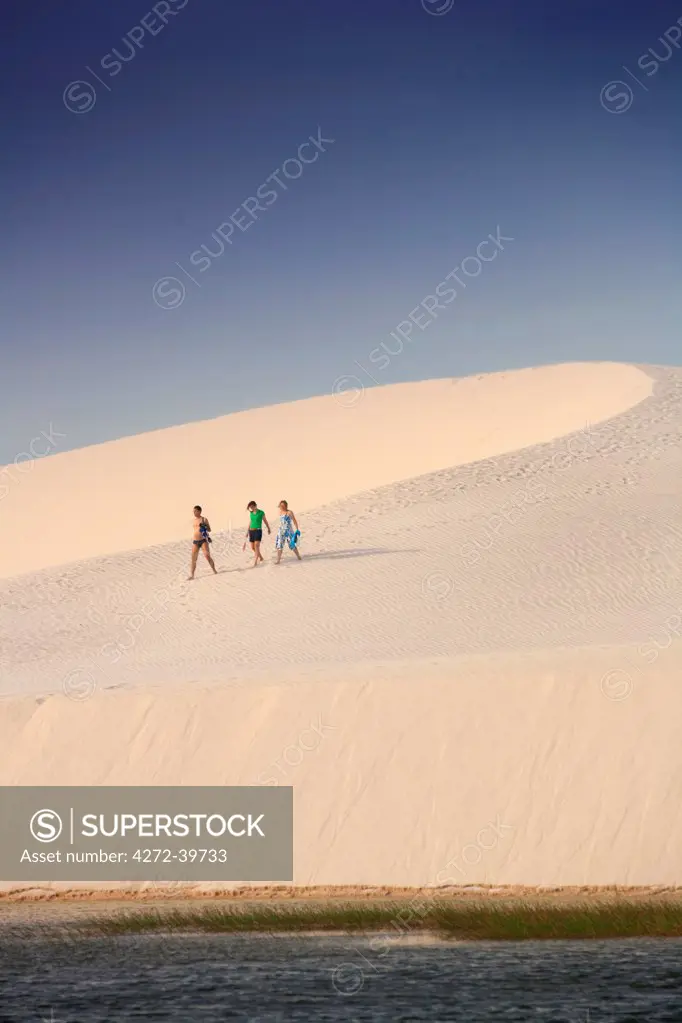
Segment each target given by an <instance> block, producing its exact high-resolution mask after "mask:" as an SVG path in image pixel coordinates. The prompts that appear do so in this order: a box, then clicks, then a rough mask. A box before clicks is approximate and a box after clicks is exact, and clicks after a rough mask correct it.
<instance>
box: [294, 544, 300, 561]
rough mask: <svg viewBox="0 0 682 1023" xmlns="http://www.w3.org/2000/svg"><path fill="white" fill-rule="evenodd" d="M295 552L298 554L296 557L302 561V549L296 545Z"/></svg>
mask: <svg viewBox="0 0 682 1023" xmlns="http://www.w3.org/2000/svg"><path fill="white" fill-rule="evenodd" d="M294 554H295V555H296V557H297V558H298V560H299V561H300V560H301V554H300V551H299V549H298V547H294Z"/></svg>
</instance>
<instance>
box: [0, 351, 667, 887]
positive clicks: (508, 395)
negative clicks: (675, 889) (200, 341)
mask: <svg viewBox="0 0 682 1023" xmlns="http://www.w3.org/2000/svg"><path fill="white" fill-rule="evenodd" d="M278 417H279V418H278ZM303 424H305V426H304V425H303ZM297 431H300V432H301V438H302V439H301V443H300V444H298V443H297V444H295V445H294V446H295V451H296V457H295V458H293V459H291V460H284V461H283V460H282V459H281V448H279V447H278V442H277V441H278V438H279V437H281V436H283V435H284V436H291V435H292V434H293V436H296V433H297ZM681 435H682V371H681V370H672V369H664V368H646V369H645V370H642V369H638V368H635V367H629V366H618V365H611V364H594V365H592V364H588V365H571V366H553V367H548V368H543V369H536V370H526V371H522V372H516V373H507V374H493V375H491V376H489V377H483V378H480V379H477V380H465V381H459V382H456V384H453V382H451V381H436V382H428V383H422V384H414V385H399V386H396V387H388V388H382V389H377V390H375V391H368V392H367V393H366V394H364V395H363V396H362V397H361V399H360V400H359V401H358V402H357V404H356V405H355V406H354V407H352V408H344V407H343V406H342V405H341V404H338V403H335V401H334V399H333V398H328V399H324V398H320V399H312V400H311V401H309V402H300V403H295V404H293V405H282V406H274V407H272V408H269V409H262V410H254V411H253V412H250V413H240V414H239V415H238V416H229V417H225V418H224V419H221V420H216V421H213V422H209V423H202V424H192V425H191V426H188V427H179V428H175V429H172V430H166V431H159V432H158V433H155V434H150V435H145V436H143V437H139V438H130V439H127V440H124V441H117V442H115V443H112V444H109V445H102V446H99V447H97V448H90V449H85V450H83V451H78V452H72V453H65V454H63V455H57V456H55V457H53V458H49V459H45V460H44V462H41V463H36V464H35V466H34V471H33V472H32V473H31V474H27V475H26V478H25V480H24V481H23V482H22V483H21V486H19V485H17V487H16V490H15V491H14V492H13V493H12V494H11V495H10V496H9V497H8V498H7V499H6V501H5V502H3V503H0V514H6V513H7V511H8V509H7V508H6V507H5V505H6V504H8V503H9V502H10V500H16V501H17V502H18V503H17V505H16V506H15V507H16V508H18V507H19V506H21V509H22V516H23V514H24V513H23V509H24V507H25V506H26V507H27V508H28V509H29V514H30V516H31V517H30V520H29V521H30V522H31V528H32V531H33V532H34V533H36V532H37V533H40V542H39V544H38V545H37V546H36V550H35V552H34V554H33V561H32V562H31V563H30V564H28V565H27V564H26V563H25V562H22V561H21V559H16V558H14V554H13V553H12V552H10V553H11V557H12V558H13V559H14V560H11V561H8V562H5V563H3V572H4V575H5V578H4V580H0V631H1V634H2V647H1V649H0V695H2V696H4V699H3V700H2V701H0V748H2V749H3V752H4V754H5V755H4V756H3V758H2V761H1V762H0V784H84V783H91V784H117V783H120V784H152V783H157V784H176V783H179V784H200V783H205V784H222V783H224V784H268V783H269V784H275V783H278V784H292V785H294V787H295V794H296V807H297V812H296V856H295V870H296V878H295V879H296V881H297V883H299V884H392V885H401V884H402V885H422V884H428V883H450V884H453V883H460V884H462V883H466V884H480V883H495V884H519V885H521V884H529V885H534V884H566V885H568V884H592V885H598V884H632V885H655V884H675V883H682V877H681V872H680V867H679V857H678V849H679V847H680V840H681V839H682V814H681V813H680V811H679V808H678V804H679V793H680V791H682V788H681V784H682V766H681V758H680V757H679V753H678V747H679V739H678V737H677V720H678V717H679V711H680V707H681V705H682V700H681V698H680V695H679V683H678V681H677V678H678V676H677V674H676V669H677V668H678V667H679V666H681V665H682V656H681V653H682V643H680V642H679V637H680V636H682V568H681V567H680V566H681V564H682V557H681V555H682V503H681V500H680V498H681V497H682V494H681V491H682V473H681V472H680V470H681V469H682V456H681V453H680V447H679V443H680V436H681ZM249 436H254V437H257V438H258V445H262V446H259V447H258V448H257V450H256V451H254V447H253V445H252V446H251V448H250V449H249V445H248V443H247V440H248V437H249ZM202 437H203V438H205V442H204V441H202V442H201V443H198V439H200V438H202ZM182 438H186V441H185V440H182V443H180V439H182ZM227 438H231V439H230V440H229V441H228V440H227ZM303 438H307V440H304V439H303ZM185 443H186V448H185V447H184V446H183V445H185ZM232 444H235V445H236V446H237V448H238V449H239V450H238V451H237V453H235V454H234V457H233V451H232V447H231V445H232ZM204 446H205V447H206V450H207V451H209V453H210V454H211V457H210V458H209V457H208V455H207V457H206V462H205V463H203V462H201V466H202V467H203V474H204V475H203V477H201V473H198V475H196V476H193V475H192V474H191V473H190V471H189V466H190V465H191V461H192V453H193V451H195V450H196V449H197V447H198V449H203V447H204ZM177 447H179V448H181V449H182V452H184V453H176V448H177ZM219 450H220V459H219V460H218V455H217V452H218V451H219ZM235 450H236V449H235ZM249 450H250V452H251V454H255V459H256V464H257V463H258V462H259V461H260V466H259V470H258V480H256V475H253V476H250V475H249V473H250V472H251V471H252V470H251V469H250V468H249V464H248V457H247V456H248V453H249ZM244 452H246V454H245V453H244ZM268 452H269V454H268ZM60 466H61V469H60ZM178 466H180V468H179V469H178ZM86 467H89V468H88V472H90V474H91V475H90V486H91V487H93V486H94V483H93V478H92V474H93V473H95V472H96V471H97V472H98V473H99V476H98V479H99V480H100V487H101V490H100V492H99V495H98V497H97V500H98V502H99V505H98V506H97V507H98V509H100V510H98V511H97V513H96V515H92V516H91V518H92V522H93V523H96V528H94V527H93V529H92V530H91V531H89V530H88V529H87V528H84V536H83V538H82V542H81V546H80V547H78V549H77V550H76V551H75V550H74V548H73V547H67V546H64V545H63V542H62V540H61V538H60V536H57V535H54V534H53V533H51V532H50V529H52V525H50V526H49V529H48V524H51V523H54V522H55V520H57V521H58V522H61V521H62V519H61V518H60V517H61V516H63V517H64V521H66V520H67V519H68V518H69V517H72V516H73V515H74V512H75V504H74V503H73V502H74V501H75V500H76V498H77V497H78V493H79V491H78V489H77V485H78V487H80V488H81V490H80V493H81V494H82V493H83V489H82V488H83V486H84V483H83V481H80V482H79V479H80V474H81V473H83V472H85V468H86ZM124 468H125V472H124ZM262 481H266V482H267V487H268V490H272V494H273V499H272V501H271V502H270V503H268V502H266V501H265V499H264V494H263V486H264V484H263V482H262ZM143 482H144V487H143V489H142V491H140V487H141V485H142V483H143ZM226 483H229V489H230V494H229V495H228V496H227V497H226V496H225V494H224V491H225V489H227V488H226ZM22 491H25V495H26V496H25V503H24V493H21V492H22ZM29 491H30V493H29ZM140 492H142V494H143V495H144V496H143V498H142V503H143V505H144V506H145V509H146V508H147V507H150V506H151V507H152V514H150V515H147V513H146V511H145V514H144V515H143V516H141V518H140V522H141V521H142V520H145V525H144V528H145V529H146V528H147V525H149V524H151V525H156V526H158V529H154V530H152V532H151V533H149V534H147V533H144V534H141V533H140V532H139V528H138V532H137V534H136V533H135V528H137V527H139V525H140V523H139V522H138V523H137V525H136V521H135V520H134V519H128V518H126V512H125V509H126V508H127V507H128V506H129V504H130V501H131V499H135V498H136V497H137V496H139V494H140ZM207 495H208V496H207ZM20 496H21V501H19V497H20ZM252 496H254V497H256V498H258V499H259V500H260V501H262V502H263V506H264V507H265V508H266V510H267V511H269V512H270V511H271V512H272V516H273V518H274V508H273V506H274V504H275V503H276V501H277V499H278V498H279V497H280V496H286V497H287V498H288V499H289V501H290V502H291V504H292V506H293V507H294V508H295V510H296V511H297V512H298V513H299V514H300V517H301V527H302V532H303V536H302V541H303V543H302V551H303V554H304V561H303V562H302V563H301V564H298V563H296V562H294V561H293V559H291V560H287V561H285V562H283V564H282V565H280V566H278V567H275V566H272V565H268V566H265V567H263V568H259V569H258V570H257V571H252V570H251V569H249V568H247V567H246V566H247V565H248V557H247V555H245V554H243V553H242V551H241V544H242V519H243V505H244V504H245V502H246V500H248V499H249V498H250V497H252ZM265 496H267V495H265ZM195 500H199V501H201V503H202V504H204V506H205V507H206V510H207V512H208V513H209V515H210V516H211V518H212V520H213V524H214V528H217V527H218V526H224V525H225V523H226V521H229V519H230V518H232V519H233V522H237V523H238V525H239V535H238V536H234V535H231V534H230V533H229V532H227V531H225V532H223V533H222V534H217V535H216V542H215V543H214V555H215V557H216V561H217V563H218V565H219V567H220V568H221V569H222V571H221V572H220V574H219V575H218V576H217V577H212V576H211V575H210V574H208V573H207V571H206V569H204V568H203V566H202V565H200V573H201V574H200V575H199V576H198V577H197V579H196V580H195V581H194V582H193V583H191V584H187V583H186V582H185V581H184V579H185V576H186V569H187V558H188V546H189V544H188V541H187V540H186V539H183V540H181V541H178V540H177V539H176V538H177V537H180V536H183V535H185V534H186V530H187V522H186V518H187V515H186V508H187V506H189V507H190V508H191V505H192V504H193V503H194V502H195ZM90 506H92V505H90ZM105 509H106V514H105ZM89 519H90V516H89ZM183 530H184V533H183ZM152 533H153V535H152ZM136 535H137V536H138V537H139V538H140V542H139V543H138V546H139V548H140V549H135V536H136ZM161 541H164V542H161ZM165 541H168V542H165ZM152 542H155V543H156V546H149V544H150V543H152ZM74 558H77V559H78V560H75V561H73V559H74ZM86 558H88V559H89V560H84V559H86ZM27 568H32V569H35V571H31V572H30V573H28V574H18V573H20V572H24V571H25V570H26V569H27ZM491 829H496V830H494V831H493V830H491ZM493 834H494V835H495V836H496V837H495V838H493Z"/></svg>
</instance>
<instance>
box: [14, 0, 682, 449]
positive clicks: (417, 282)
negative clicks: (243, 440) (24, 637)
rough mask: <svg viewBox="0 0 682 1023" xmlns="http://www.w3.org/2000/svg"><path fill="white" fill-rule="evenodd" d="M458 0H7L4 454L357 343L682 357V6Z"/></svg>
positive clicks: (78, 437) (460, 353)
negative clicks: (497, 242)
mask: <svg viewBox="0 0 682 1023" xmlns="http://www.w3.org/2000/svg"><path fill="white" fill-rule="evenodd" d="M450 2H451V0H423V3H422V0H344V3H338V4H335V3H331V2H327V0H320V2H318V3H311V2H310V0H258V2H255V3H252V4H243V3H239V4H237V3H233V2H227V0H167V2H164V3H158V2H157V3H154V2H152V3H150V2H148V0H117V3H116V4H97V5H95V4H92V3H91V0H64V2H63V3H60V4H59V5H55V4H53V3H52V2H51V0H50V2H48V0H38V2H36V3H35V4H31V5H26V4H25V3H24V2H23V0H5V4H4V6H3V12H2V29H3V30H2V33H1V35H0V40H1V41H0V46H1V47H2V50H3V59H2V62H1V67H0V94H1V95H2V97H3V99H2V106H3V109H2V118H1V119H0V125H1V127H0V131H1V132H2V135H3V136H4V137H3V138H2V153H3V159H2V165H1V167H0V201H1V202H2V206H3V243H2V247H1V249H0V252H1V256H0V258H1V259H2V273H1V274H0V300H1V309H2V319H1V321H0V327H1V330H0V345H1V353H0V354H1V356H2V380H3V389H2V399H3V400H2V407H1V408H0V426H1V427H2V429H1V430H0V463H2V462H10V461H12V460H13V458H14V457H15V454H16V453H17V452H18V451H22V450H25V449H26V446H27V444H28V443H29V441H30V440H31V439H32V438H33V437H35V436H36V435H37V434H39V433H40V431H41V430H47V429H48V428H49V424H50V423H52V424H53V426H54V428H56V429H57V430H58V431H59V432H60V433H62V434H65V439H64V440H62V441H61V447H60V450H64V449H68V448H75V447H81V446H84V445H87V444H93V443H98V442H100V441H103V440H108V439H113V438H116V437H120V436H124V435H128V434H132V433H139V432H142V431H146V430H150V429H155V428H158V427H163V426H169V425H173V424H177V423H182V422H187V421H190V420H195V419H204V418H211V417H213V416H218V415H222V414H224V413H227V412H231V411H235V410H237V409H242V408H248V407H252V406H257V405H264V404H270V403H272V402H279V401H287V400H290V399H294V398H302V397H307V396H310V395H313V394H324V393H330V392H331V390H332V388H333V387H334V386H335V382H336V381H338V380H339V379H340V378H346V377H352V376H357V377H358V378H362V382H363V384H365V385H367V384H371V383H372V380H371V379H370V378H369V377H368V376H367V377H366V376H363V374H364V373H365V372H366V371H367V372H371V374H372V377H373V378H374V380H376V381H377V382H378V383H381V384H384V383H386V384H388V383H394V382H398V381H402V380H416V379H424V378H429V377H439V376H455V375H465V374H469V373H475V372H487V371H490V370H502V369H508V368H516V367H522V366H526V365H535V364H542V363H550V362H558V361H565V360H581V359H612V360H623V361H635V362H653V363H671V364H677V363H679V362H680V358H679V352H680V348H679V343H678V336H679V322H680V320H679V314H678V310H677V305H678V303H677V295H678V293H679V281H680V264H681V262H682V260H681V257H680V249H679V244H678V232H679V225H680V179H681V175H680V171H681V169H682V160H681V155H682V143H681V141H680V132H679V124H680V97H681V95H682V91H681V85H682V51H681V50H680V48H679V47H680V45H681V44H680V42H678V39H679V38H680V37H682V28H680V36H678V34H677V31H676V30H675V28H674V26H675V25H676V23H677V19H678V18H680V17H681V16H682V8H678V7H677V6H675V5H674V4H672V3H668V2H667V0H658V2H657V3H656V4H655V5H645V4H642V3H636V4H635V3H625V4H618V5H614V4H613V3H612V2H611V0H553V2H552V3H551V4H548V3H547V2H546V0H527V2H523V3H512V2H510V0H486V2H485V3H475V2H473V0H455V3H454V4H453V5H452V7H451V8H450ZM442 8H448V9H447V10H444V12H443V13H440V14H439V13H437V12H438V11H439V10H440V9H442ZM680 25H682V21H680V22H679V23H678V27H679V26H680ZM666 32H667V33H668V36H667V41H666V36H665V33H666ZM618 81H620V83H621V84H615V85H612V84H609V83H613V82H616V83H617V82H618ZM74 83H75V84H74ZM623 83H624V84H623ZM628 90H630V91H628ZM318 133H320V134H321V136H322V138H323V139H326V140H328V141H327V142H326V143H318V147H317V148H316V147H315V146H314V145H308V147H307V148H303V149H301V147H302V146H303V144H304V143H306V140H309V139H310V137H311V136H313V137H314V138H315V137H317V136H318ZM331 140H333V141H331ZM301 153H303V154H304V156H305V158H307V159H309V160H310V162H308V163H304V162H302V161H301V159H300V158H299V157H300V154H301ZM313 157H314V159H313ZM287 161H289V162H287ZM259 189H260V193H259V192H258V190H259ZM259 194H260V196H261V200H260V203H259V202H258V199H257V197H258V195H259ZM273 194H274V198H272V195H273ZM268 197H269V198H268ZM250 198H251V199H253V200H254V201H251V202H249V200H250ZM258 204H259V205H260V207H261V208H260V209H255V208H254V205H258ZM245 207H246V211H245ZM249 208H250V209H251V213H249V212H248V210H249ZM230 218H232V219H230ZM221 225H223V227H222V232H223V235H227V236H228V238H229V241H224V242H221V239H220V234H218V235H217V240H216V237H215V236H214V232H217V231H218V229H219V228H221ZM225 225H227V226H225ZM230 225H231V226H230ZM498 231H501V233H502V234H503V235H504V236H506V237H507V238H511V239H513V240H512V241H509V242H507V243H505V245H504V248H503V249H498V250H497V252H496V257H495V258H494V259H491V260H489V261H485V262H484V261H480V262H479V263H477V261H476V258H477V257H476V253H477V251H479V246H480V245H481V243H482V242H483V241H484V240H485V239H486V238H488V237H489V235H490V234H492V235H493V236H495V234H496V232H498ZM204 245H205V246H207V247H208V251H210V252H212V253H215V255H213V256H211V257H207V256H206V251H205V250H203V249H202V246H204ZM221 247H222V248H223V249H224V251H222V254H221V253H220V249H221ZM480 251H484V252H486V253H488V254H491V253H492V251H493V250H492V249H490V248H488V249H483V250H480ZM193 254H194V255H193ZM467 259H469V261H468V262H467V263H465V264H464V265H465V267H466V268H467V269H468V271H469V273H470V276H467V275H465V274H463V272H462V270H459V271H457V268H458V267H461V266H462V261H463V260H467ZM207 263H208V266H207V265H206V264H207ZM178 264H180V265H179V266H178ZM453 271H455V272H456V273H458V276H459V278H460V280H461V281H462V282H463V283H462V284H461V285H457V284H455V288H456V292H457V294H456V296H455V297H454V298H453V299H452V300H451V301H450V302H449V304H447V305H444V306H443V307H442V308H440V309H438V310H435V311H434V312H435V315H433V316H431V317H430V318H426V319H424V314H423V312H422V313H417V314H416V315H415V314H414V310H415V309H417V308H418V307H420V304H421V303H422V302H423V300H424V299H425V297H426V296H429V295H433V294H434V293H435V289H436V287H437V286H438V285H439V283H441V282H443V281H444V280H445V279H446V277H447V275H448V274H450V273H451V272H453ZM188 275H191V277H192V278H194V280H192V279H191V278H190V276H188ZM168 277H176V278H177V279H178V280H180V281H182V284H183V287H184V289H185V290H184V293H183V292H182V291H181V289H180V288H179V287H178V285H177V283H174V282H167V281H165V280H164V279H165V278H168ZM449 280H450V282H451V283H452V282H453V280H454V278H452V277H450V278H449ZM159 281H162V283H161V284H157V282H159ZM195 282H196V283H195ZM155 285H156V292H154V287H155ZM174 289H175V290H174ZM155 297H156V301H155ZM179 298H182V301H180V302H178V299H179ZM169 306H171V307H169ZM427 306H428V303H427ZM421 308H422V310H423V306H421ZM410 313H412V314H413V315H414V316H415V319H417V320H419V322H420V324H421V325H416V326H415V328H414V330H413V332H412V335H411V340H410V341H409V342H405V343H404V344H403V348H402V351H399V352H398V354H395V355H392V356H391V358H390V360H389V363H388V365H384V364H383V363H384V362H385V360H381V363H380V362H379V361H378V359H377V356H375V357H374V359H373V360H370V353H372V352H375V353H376V351H377V349H379V350H380V351H382V350H383V349H382V348H381V346H382V344H383V343H385V344H386V345H387V346H389V349H390V350H391V351H392V352H396V351H398V345H397V342H396V340H395V339H394V338H391V332H395V331H396V327H397V326H398V325H399V324H400V323H401V322H402V323H404V322H405V321H406V320H407V321H409V318H410ZM424 324H428V325H426V326H424ZM403 329H404V328H403ZM398 336H399V335H398ZM339 386H343V385H339Z"/></svg>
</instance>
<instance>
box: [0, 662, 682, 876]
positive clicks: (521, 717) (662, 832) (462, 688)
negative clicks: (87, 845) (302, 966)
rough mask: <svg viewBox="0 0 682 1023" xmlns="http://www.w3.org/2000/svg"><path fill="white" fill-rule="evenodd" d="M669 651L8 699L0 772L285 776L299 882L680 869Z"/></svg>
mask: <svg viewBox="0 0 682 1023" xmlns="http://www.w3.org/2000/svg"><path fill="white" fill-rule="evenodd" d="M681 653H682V651H680V650H679V649H678V650H677V651H676V652H675V654H674V656H673V657H672V658H671V659H670V660H668V662H667V663H664V662H663V661H662V660H661V662H659V664H657V665H654V666H653V667H652V668H646V666H644V667H645V668H646V670H645V671H644V672H642V673H638V672H637V670H636V668H635V667H633V664H635V663H636V660H637V654H636V651H634V650H630V651H624V650H623V649H603V650H599V651H591V652H587V653H586V652H585V651H583V650H577V651H570V652H568V651H564V652H562V654H561V656H560V657H557V652H556V651H552V652H538V653H530V654H515V655H503V656H500V655H493V656H491V657H486V658H473V659H469V658H464V659H462V660H461V661H458V662H455V663H449V662H445V663H440V664H439V663H436V664H433V663H429V662H426V663H420V662H414V663H411V664H408V665H405V664H395V665H392V666H385V667H384V668H383V669H380V670H378V671H377V670H373V671H367V673H366V677H364V678H362V677H361V678H359V679H356V680H353V681H346V680H345V679H344V677H343V675H342V674H341V673H338V674H337V675H334V674H333V673H330V675H329V676H328V678H327V680H326V681H325V682H304V683H298V684H296V685H286V684H281V685H272V686H258V687H251V686H245V687H243V688H241V689H218V688H216V689H208V690H203V689H202V690H199V691H197V690H192V689H190V688H189V687H184V688H183V689H182V690H175V689H172V690H171V691H167V692H164V693H163V695H160V694H157V693H150V692H143V691H140V690H138V691H135V692H123V693H121V692H116V691H112V692H102V693H100V694H98V695H97V697H95V698H93V699H92V700H88V701H85V702H83V703H82V704H80V705H74V704H73V703H70V701H69V700H68V699H67V698H66V697H64V696H54V697H52V698H50V699H48V700H47V701H46V702H45V703H43V704H42V705H41V706H39V707H36V706H35V704H34V706H33V709H32V713H30V714H27V701H26V700H13V701H11V702H9V704H8V705H6V707H5V708H4V710H3V713H2V714H1V715H0V744H1V745H2V749H3V751H4V753H5V756H4V757H3V761H4V763H3V766H2V768H1V769H0V780H1V781H2V783H3V784H41V783H42V784H44V783H46V781H48V780H49V783H50V784H67V785H68V784H71V785H79V784H82V783H83V777H84V769H85V771H86V772H87V777H88V780H89V782H90V783H92V784H110V785H111V784H123V785H132V784H164V785H173V784H180V785H183V784H184V785H198V784H206V785H219V784H225V785H239V784H242V785H247V784H251V785H259V784H280V785H293V786H294V791H295V799H296V803H295V805H296V815H295V820H296V836H295V849H294V863H295V881H296V882H297V883H298V884H323V885H337V884H338V885H342V884H355V885H365V884H367V885H382V884H393V885H417V884H438V885H465V884H481V883H488V884H511V885H523V884H528V885H541V884H550V885H551V884H591V885H608V884H614V883H618V884H627V885H654V884H676V883H678V884H679V883H680V880H681V877H680V866H679V855H678V850H679V848H680V843H681V842H682V811H681V810H680V808H679V794H680V792H681V791H682V760H681V758H680V756H679V734H678V733H679V715H678V714H677V713H670V712H669V710H668V708H673V707H676V708H677V709H678V710H679V706H680V696H679V674H678V671H677V670H676V669H679V668H680V667H682V656H680V654H681ZM557 665H560V667H557ZM623 670H625V671H628V672H629V673H630V677H631V678H632V690H631V691H630V692H628V688H627V685H626V684H625V682H624V676H623V675H622V674H618V675H617V676H616V675H611V676H609V673H610V672H615V671H620V672H622V671H623ZM602 678H607V681H606V682H605V683H604V685H601V684H600V682H601V679H602ZM608 678H611V679H612V681H610V682H609V681H608ZM626 694H627V695H626ZM609 697H610V698H609ZM104 722H106V727H103V723H104ZM76 737H77V742H78V754H77V755H75V754H74V740H75V739H76ZM654 737H655V741H654ZM36 750H40V755H39V757H36ZM85 765H87V767H86V766H85ZM14 887H16V885H15V886H14Z"/></svg>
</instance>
